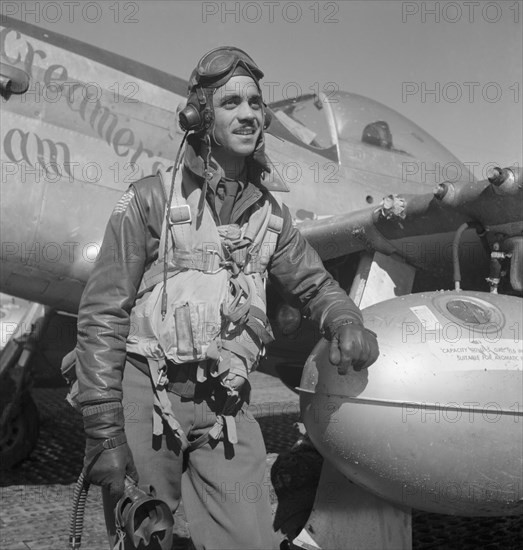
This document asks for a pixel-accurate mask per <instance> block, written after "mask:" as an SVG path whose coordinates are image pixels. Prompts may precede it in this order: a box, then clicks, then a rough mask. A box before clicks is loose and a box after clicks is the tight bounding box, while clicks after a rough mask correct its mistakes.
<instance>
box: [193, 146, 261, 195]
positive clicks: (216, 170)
mask: <svg viewBox="0 0 523 550" xmlns="http://www.w3.org/2000/svg"><path fill="white" fill-rule="evenodd" d="M200 147H201V143H200V139H199V138H198V137H197V136H194V135H191V136H189V137H188V138H187V146H186V148H185V155H184V165H185V167H186V168H187V169H188V170H189V171H190V172H191V173H192V174H193V175H194V176H196V178H200V179H201V180H204V179H205V162H204V160H203V158H202V156H201V155H200ZM246 168H247V170H246V175H245V177H244V178H242V180H245V181H246V182H249V183H253V184H254V185H256V186H257V187H264V185H263V183H262V182H261V174H262V173H263V172H264V171H268V167H267V166H266V165H262V163H261V162H259V161H258V160H257V159H256V158H253V157H250V158H248V159H247V160H246ZM207 169H208V171H209V172H210V174H211V178H210V180H209V186H210V187H211V189H212V190H213V191H214V192H216V186H217V185H218V183H219V182H220V180H221V179H222V178H225V174H224V171H223V169H222V167H221V166H219V165H218V164H217V163H214V162H212V163H211V165H210V166H208V167H207Z"/></svg>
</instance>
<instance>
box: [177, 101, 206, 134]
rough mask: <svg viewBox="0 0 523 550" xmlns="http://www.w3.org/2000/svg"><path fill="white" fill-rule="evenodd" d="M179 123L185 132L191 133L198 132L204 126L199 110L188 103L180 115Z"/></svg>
mask: <svg viewBox="0 0 523 550" xmlns="http://www.w3.org/2000/svg"><path fill="white" fill-rule="evenodd" d="M178 123H179V124H180V128H181V129H182V130H183V131H184V132H189V131H191V130H194V131H196V130H197V129H198V128H199V127H200V126H201V124H202V118H201V116H200V112H199V110H198V109H197V108H196V107H195V106H194V105H192V104H191V103H189V102H188V103H187V105H186V106H185V107H184V108H183V109H182V110H181V111H180V112H179V113H178Z"/></svg>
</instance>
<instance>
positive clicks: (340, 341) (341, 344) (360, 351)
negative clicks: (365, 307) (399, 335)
mask: <svg viewBox="0 0 523 550" xmlns="http://www.w3.org/2000/svg"><path fill="white" fill-rule="evenodd" d="M330 340H331V343H330V349H329V360H330V362H331V363H332V364H333V365H337V366H338V373H339V374H346V373H347V371H348V369H349V367H350V366H351V365H352V367H353V368H354V370H356V371H359V370H361V369H366V368H367V367H370V366H371V365H372V363H374V361H376V359H377V358H378V355H379V353H380V352H379V348H378V340H377V338H376V334H374V332H372V331H371V330H369V329H366V328H365V327H364V326H363V325H360V324H359V323H358V324H357V323H353V322H346V323H341V324H340V325H338V326H337V327H336V328H335V329H334V330H332V336H331V338H330Z"/></svg>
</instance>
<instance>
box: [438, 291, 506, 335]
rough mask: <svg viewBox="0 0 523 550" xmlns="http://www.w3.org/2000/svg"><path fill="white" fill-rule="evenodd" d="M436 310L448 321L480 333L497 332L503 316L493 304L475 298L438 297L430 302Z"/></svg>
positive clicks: (465, 296) (502, 325) (503, 322)
mask: <svg viewBox="0 0 523 550" xmlns="http://www.w3.org/2000/svg"><path fill="white" fill-rule="evenodd" d="M432 302H433V304H434V305H435V306H436V309H437V310H438V312H439V313H441V314H442V315H443V316H444V317H445V318H447V319H448V320H449V321H451V322H453V323H456V324H458V325H461V326H462V327H470V328H474V327H477V328H479V329H481V332H483V333H488V332H498V331H500V330H501V329H502V328H503V327H504V325H505V316H504V315H503V313H502V312H501V310H500V309H499V308H498V307H497V306H495V305H494V304H492V303H490V302H488V301H487V300H483V299H481V298H476V297H475V296H467V295H464V296H459V295H456V294H452V295H448V294H447V295H440V296H435V297H434V298H433V300H432Z"/></svg>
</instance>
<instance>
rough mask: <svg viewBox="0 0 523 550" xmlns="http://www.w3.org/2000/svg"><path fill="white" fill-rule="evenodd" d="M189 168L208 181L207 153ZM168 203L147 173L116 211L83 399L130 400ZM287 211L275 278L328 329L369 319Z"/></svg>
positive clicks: (92, 300) (87, 318) (93, 287)
mask: <svg viewBox="0 0 523 550" xmlns="http://www.w3.org/2000/svg"><path fill="white" fill-rule="evenodd" d="M189 151H190V149H189ZM185 168H186V171H185V172H186V173H187V174H188V177H193V178H195V180H196V181H198V182H200V184H202V183H203V175H202V174H203V170H202V164H201V158H200V157H198V156H197V155H192V156H191V155H187V156H186V158H185ZM219 179H220V174H217V173H215V174H213V176H212V177H211V181H210V185H209V189H208V194H207V205H208V206H209V208H210V211H211V213H212V215H213V216H214V219H215V221H216V223H217V224H218V225H219V224H220V222H219V217H218V214H217V212H216V209H215V207H214V204H215V201H214V199H215V197H214V193H215V190H216V185H217V183H218V182H219ZM253 180H254V182H253V181H251V180H249V181H247V182H244V184H243V189H242V192H241V194H240V195H239V196H238V197H237V199H236V202H235V204H234V207H233V209H232V212H231V219H230V222H231V223H239V222H240V220H242V219H245V216H248V215H249V212H250V211H251V210H252V209H253V207H254V206H255V205H256V204H257V203H258V202H259V201H260V200H261V199H262V198H263V196H264V194H266V193H268V191H267V189H265V188H264V186H263V183H262V182H261V181H260V179H259V178H253ZM165 204H166V197H165V192H164V188H163V185H162V182H161V179H160V177H158V176H149V177H145V178H143V179H141V180H139V181H137V182H135V183H133V184H132V185H131V186H130V187H129V189H128V190H127V191H126V192H125V193H124V195H123V196H122V198H121V199H120V201H119V202H118V203H117V205H116V206H115V208H114V210H113V213H112V215H111V217H110V219H109V222H108V224H107V227H106V230H105V235H104V239H103V243H102V245H101V248H100V251H99V254H98V257H97V259H96V263H95V266H94V269H93V271H92V273H91V276H90V278H89V280H88V282H87V285H86V288H85V290H84V293H83V295H82V300H81V303H80V309H79V314H78V340H77V347H76V375H77V378H78V383H79V395H78V401H79V403H80V404H81V405H83V406H85V405H88V404H92V403H98V402H104V401H121V400H122V376H123V369H124V366H125V362H126V353H127V352H126V341H127V338H128V335H129V331H130V314H131V310H132V308H133V306H134V304H135V300H136V297H137V293H138V289H139V288H140V284H141V282H142V277H143V275H144V273H145V272H146V271H147V270H148V268H149V267H150V266H151V265H152V264H153V263H154V262H155V261H156V260H157V258H158V249H159V243H160V238H161V231H162V224H163V219H164V214H165ZM281 216H282V218H283V223H282V229H281V232H280V235H279V238H278V242H277V245H276V250H275V252H274V254H273V256H272V258H271V261H270V264H269V266H268V275H269V280H270V282H271V284H272V285H273V286H274V287H275V288H276V289H277V290H278V291H279V293H280V294H281V295H282V296H283V298H284V299H285V300H286V301H287V302H288V303H289V304H291V305H293V306H294V307H297V308H299V309H300V310H302V312H303V313H304V314H305V315H306V316H308V317H310V318H311V319H312V320H313V321H314V322H316V323H317V324H318V325H319V327H320V328H321V329H322V330H324V331H328V330H329V327H333V326H335V325H337V324H339V322H340V321H341V320H344V319H345V320H346V319H349V320H352V321H353V322H355V323H357V324H363V321H362V317H361V313H360V311H359V309H358V308H357V306H356V305H355V304H354V302H353V301H352V300H351V299H350V298H349V297H348V296H347V294H346V293H345V291H343V290H342V289H341V288H340V286H339V285H338V283H337V282H336V281H335V280H334V279H333V278H332V276H331V275H330V274H329V273H328V272H327V271H326V270H325V268H324V266H323V264H322V262H321V260H320V257H319V255H318V253H317V252H316V251H315V250H314V249H313V248H312V247H311V246H310V245H309V243H308V242H307V241H306V240H305V239H304V238H303V237H302V235H301V234H300V233H299V231H298V230H297V229H296V228H295V227H294V225H293V223H292V218H291V215H290V212H289V210H288V208H287V207H286V206H285V205H283V207H282V212H281Z"/></svg>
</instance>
